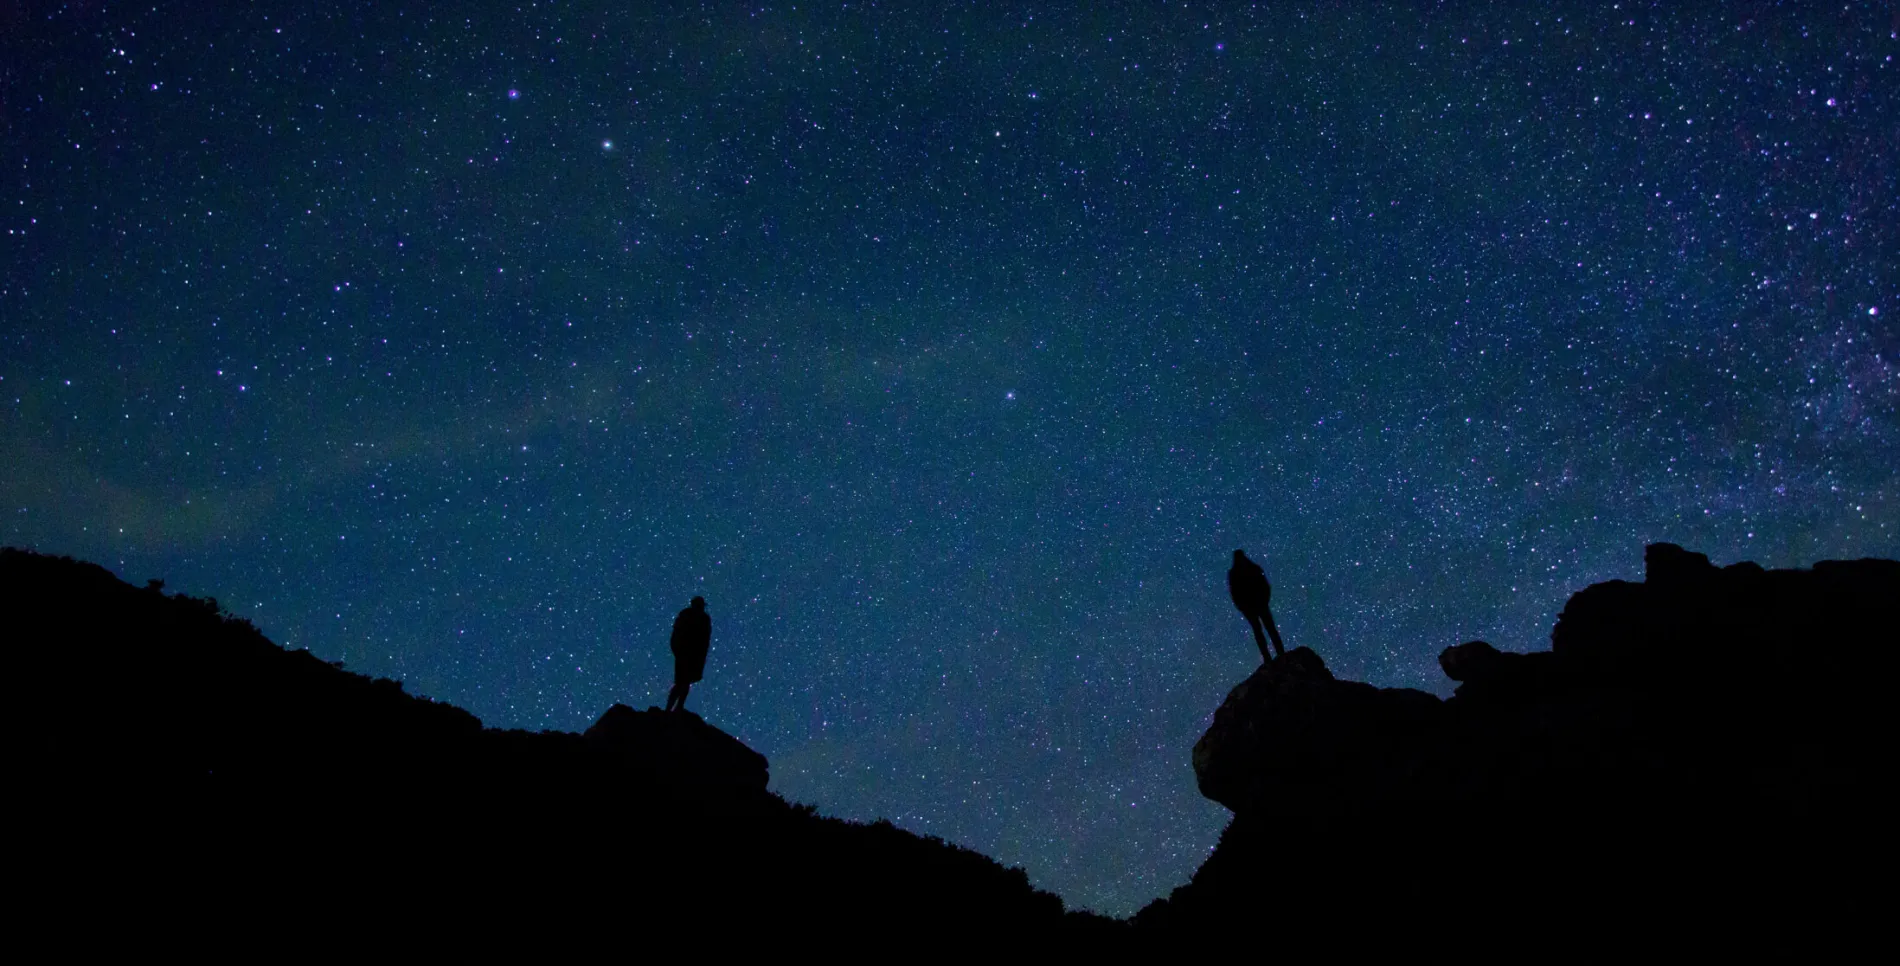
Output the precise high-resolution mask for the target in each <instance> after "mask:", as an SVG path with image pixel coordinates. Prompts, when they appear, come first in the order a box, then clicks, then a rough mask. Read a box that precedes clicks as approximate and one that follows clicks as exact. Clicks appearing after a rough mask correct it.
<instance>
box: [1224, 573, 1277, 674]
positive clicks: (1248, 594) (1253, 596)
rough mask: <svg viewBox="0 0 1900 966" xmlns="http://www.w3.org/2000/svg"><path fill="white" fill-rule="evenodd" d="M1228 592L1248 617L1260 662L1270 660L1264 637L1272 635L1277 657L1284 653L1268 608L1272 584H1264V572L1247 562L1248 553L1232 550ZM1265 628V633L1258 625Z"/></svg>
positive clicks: (1270, 656)
mask: <svg viewBox="0 0 1900 966" xmlns="http://www.w3.org/2000/svg"><path fill="white" fill-rule="evenodd" d="M1227 593H1228V595H1229V596H1231V597H1233V598H1234V606H1235V607H1238V608H1240V613H1241V614H1242V615H1244V616H1245V617H1246V618H1247V626H1248V627H1251V628H1253V641H1254V643H1255V644H1258V645H1260V659H1261V660H1262V661H1271V660H1273V655H1272V654H1268V653H1267V635H1269V634H1271V635H1273V650H1274V651H1275V653H1278V654H1285V653H1286V645H1285V644H1284V643H1282V642H1281V641H1280V629H1279V628H1278V627H1275V626H1273V611H1272V610H1271V609H1270V608H1269V607H1268V606H1267V604H1268V603H1269V602H1271V601H1272V600H1273V585H1272V584H1269V583H1267V574H1266V571H1264V570H1261V569H1260V565H1259V564H1257V563H1254V562H1253V561H1251V560H1248V559H1247V551H1245V550H1236V551H1234V565H1233V566H1232V567H1229V568H1228V569H1227ZM1263 624H1264V625H1266V631H1265V633H1262V632H1261V625H1263Z"/></svg>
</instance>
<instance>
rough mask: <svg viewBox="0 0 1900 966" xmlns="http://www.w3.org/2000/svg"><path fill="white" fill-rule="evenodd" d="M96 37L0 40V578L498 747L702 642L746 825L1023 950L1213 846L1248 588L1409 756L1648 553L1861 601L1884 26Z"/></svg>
mask: <svg viewBox="0 0 1900 966" xmlns="http://www.w3.org/2000/svg"><path fill="white" fill-rule="evenodd" d="M84 6H86V7H87V8H88V9H83V10H82V9H70V8H69V9H60V10H57V11H53V12H47V11H46V10H44V9H43V7H44V5H38V4H27V5H25V6H24V7H22V6H19V5H11V6H7V7H0V37H4V38H6V39H4V40H0V120H3V127H0V149H3V151H0V170H4V171H5V172H6V173H5V175H4V179H0V230H4V232H5V234H4V235H0V270H3V271H4V275H3V276H0V401H3V402H4V405H3V406H0V510H3V511H4V515H3V516H0V520H4V524H3V525H0V540H4V541H5V542H7V543H11V544H16V545H24V546H29V547H33V548H35V549H39V550H42V551H47V552H54V553H64V554H71V555H74V556H79V557H84V558H90V559H94V560H98V561H100V562H102V563H105V564H107V565H108V566H111V567H112V568H114V569H115V570H116V571H118V572H119V573H120V574H121V575H123V576H125V577H126V578H127V579H130V580H133V581H135V582H143V581H144V580H145V579H147V578H150V577H161V578H163V579H164V580H166V582H167V585H168V587H170V588H171V589H174V590H180V591H184V592H188V593H193V594H201V595H202V594H211V595H215V596H217V597H218V598H219V599H220V600H221V601H222V602H223V603H224V604H225V606H226V607H228V608H229V609H230V610H231V611H232V612H234V613H236V614H239V615H242V616H245V617H248V618H251V619H252V620H254V621H256V622H257V624H258V625H259V626H260V627H261V628H263V629H264V631H265V632H266V633H267V634H269V635H271V636H272V638H273V639H275V640H277V641H279V642H281V643H284V644H286V645H288V646H291V647H308V648H310V649H311V650H312V651H314V652H316V653H317V654H318V655H320V656H322V657H324V658H326V659H336V660H343V661H346V662H347V663H348V665H349V666H350V667H351V668H353V669H356V670H360V671H363V672H365V673H370V674H376V675H384V676H390V677H396V678H400V679H402V680H403V681H405V682H406V683H407V685H408V687H409V688H410V690H412V691H415V692H419V693H422V694H427V695H430V696H433V697H436V698H439V699H442V700H446V701H450V702H454V703H456V704H459V705H462V706H464V707H467V708H469V709H470V710H472V711H474V712H475V713H476V714H479V715H480V716H481V717H482V718H483V720H484V721H486V722H487V723H488V724H490V725H493V726H500V727H524V728H558V729H577V728H582V727H585V726H586V725H587V724H588V723H589V722H590V721H591V720H592V719H593V718H594V717H595V716H597V715H599V714H600V713H601V712H602V711H603V710H604V709H606V708H607V707H608V706H609V705H610V704H612V703H613V702H615V701H623V702H626V703H629V704H633V705H635V706H636V707H645V706H647V705H649V704H658V703H660V702H661V701H662V700H663V696H664V694H665V692H666V688H667V686H668V684H669V683H670V668H671V660H670V657H669V656H668V655H667V653H666V634H667V630H668V628H669V626H670V621H671V619H672V616H673V614H674V612H675V611H677V610H678V609H679V608H680V607H682V606H684V605H685V603H686V602H687V600H688V599H689V598H691V597H692V596H693V595H695V594H701V595H704V596H705V598H706V599H707V602H708V607H709V610H710V611H711V613H712V615H713V649H712V657H711V660H710V662H709V665H708V669H707V678H706V681H705V683H704V684H702V685H700V686H698V687H696V688H695V690H694V693H693V696H692V699H691V702H690V706H691V707H692V708H694V709H695V710H697V711H698V712H699V713H701V714H703V715H705V716H706V718H707V719H708V720H710V721H712V722H713V723H715V724H717V725H719V726H720V727H722V728H725V729H726V730H728V731H730V732H732V733H733V734H735V735H737V736H738V737H740V738H741V739H743V740H745V741H746V742H747V743H749V744H751V745H752V746H753V747H755V748H757V749H759V750H760V751H761V752H763V753H765V754H766V755H767V756H769V757H770V759H771V761H772V781H773V787H774V788H775V789H776V790H778V791H779V792H781V793H782V794H784V795H785V796H787V797H788V798H791V799H794V800H799V801H806V802H811V803H814V804H816V805H818V806H819V807H820V809H821V810H823V811H825V812H826V813H829V814H835V815H841V816H847V817H854V818H862V819H870V818H875V817H880V816H882V817H888V818H890V819H891V820H893V821H895V822H897V823H898V824H900V825H902V826H904V827H906V828H910V829H914V830H917V831H920V832H926V833H930V834H935V835H940V836H943V837H945V838H948V839H950V840H952V841H956V842H959V843H961V844H964V845H968V846H970V847H972V848H976V849H979V850H981V851H984V852H986V853H989V854H991V855H993V856H995V857H997V858H998V859H1000V860H1002V861H1004V862H1007V863H1010V864H1017V865H1021V866H1023V867H1024V868H1025V869H1026V870H1027V871H1028V872H1029V874H1030V876H1031V878H1032V880H1033V881H1034V882H1036V883H1037V884H1038V885H1040V886H1043V887H1045V888H1049V889H1053V890H1055V891H1057V892H1059V893H1061V894H1062V895H1063V896H1064V897H1065V898H1066V899H1067V900H1069V901H1070V902H1071V903H1073V904H1077V905H1081V906H1085V907H1088V908H1094V909H1099V910H1104V911H1109V912H1114V913H1128V912H1131V911H1133V910H1134V909H1136V908H1138V907H1139V906H1140V905H1142V904H1143V903H1145V902H1147V901H1149V900H1151V899H1153V898H1154V897H1156V896H1158V895H1162V894H1165V893H1166V891H1167V890H1168V889H1169V888H1171V887H1173V886H1175V885H1178V884H1180V883H1181V882H1183V881H1185V880H1186V878H1187V876H1188V875H1190V874H1191V873H1192V872H1193V870H1194V869H1195V868H1196V867H1197V866H1198V865H1199V863H1200V861H1201V860H1202V858H1204V857H1205V855H1206V854H1207V852H1208V850H1209V848H1210V847H1211V846H1212V845H1213V843H1214V841H1215V838H1216V837H1217V835H1218V834H1219V831H1220V829H1221V827H1222V825H1223V824H1224V822H1225V819H1226V812H1225V811H1224V810H1223V809H1221V808H1220V807H1219V806H1217V805H1214V804H1212V803H1210V802H1208V801H1206V800H1204V799H1202V798H1201V797H1200V796H1199V795H1198V794H1197V792H1196V791H1195V786H1194V776H1193V772H1192V769H1191V767H1190V764H1189V749H1190V748H1191V746H1192V745H1193V743H1194V740H1195V738H1196V737H1197V736H1198V735H1199V734H1200V732H1201V730H1202V729H1203V728H1204V727H1205V726H1206V723H1207V721H1208V720H1209V717H1210V715H1211V714H1212V712H1213V709H1214V708H1215V707H1216V706H1217V705H1218V704H1219V702H1220V700H1221V698H1222V697H1223V695H1224V694H1225V693H1226V691H1227V689H1229V688H1230V687H1232V685H1234V684H1235V683H1237V682H1238V681H1239V680H1241V679H1242V678H1243V677H1245V676H1246V675H1247V674H1248V673H1249V672H1250V671H1251V670H1252V669H1253V666H1254V665H1255V664H1256V663H1257V661H1258V657H1257V654H1256V652H1255V651H1254V646H1253V643H1252V639H1251V637H1250V635H1249V632H1248V629H1247V626H1246V624H1245V622H1244V621H1242V620H1241V618H1240V616H1239V615H1238V614H1237V613H1236V612H1235V611H1234V609H1233V607H1232V605H1231V604H1230V603H1229V602H1228V600H1227V598H1226V588H1225V582H1224V573H1225V569H1226V566H1227V562H1228V559H1229V557H1230V555H1231V553H1232V551H1233V549H1234V548H1235V547H1245V548H1247V549H1248V550H1249V551H1250V552H1251V553H1252V554H1253V556H1254V557H1255V558H1256V559H1259V560H1261V561H1262V562H1263V564H1264V565H1265V567H1266V569H1267V573H1268V576H1269V577H1270V578H1271V579H1272V580H1273V582H1274V589H1275V594H1274V608H1275V615H1276V617H1277V618H1278V620H1279V626H1280V628H1281V629H1282V630H1283V631H1284V633H1285V635H1286V637H1287V638H1288V642H1289V644H1290V645H1294V646H1298V645H1305V646H1310V647H1313V648H1315V649H1316V650H1318V651H1319V652H1320V653H1321V654H1322V655H1323V656H1324V657H1325V658H1326V660H1327V661H1328V662H1329V664H1330V665H1331V666H1332V667H1333V669H1334V670H1335V671H1336V672H1337V673H1339V674H1340V675H1342V676H1351V677H1356V678H1359V679H1363V680H1368V681H1372V682H1374V683H1377V684H1380V685H1386V686H1413V687H1422V688H1426V689H1430V690H1433V691H1436V692H1438V693H1445V690H1446V684H1447V682H1445V681H1444V680H1443V678H1442V675H1440V674H1439V673H1438V671H1437V669H1436V664H1435V658H1436V655H1437V654H1438V652H1439V650H1440V649H1442V648H1444V647H1445V646H1447V645H1450V644H1455V643H1458V642H1460V641H1463V640H1468V639H1471V638H1484V639H1487V640H1490V641H1492V642H1493V643H1495V644H1498V645H1499V646H1502V647H1506V648H1516V649H1528V648H1535V647H1539V646H1542V645H1543V644H1544V643H1545V641H1546V640H1547V635H1548V632H1549V627H1550V623H1551V621H1552V619H1553V617H1554V615H1555V613H1556V611H1557V610H1558V608H1560V607H1561V606H1562V603H1563V600H1564V598H1565V597H1566V595H1567V594H1568V593H1570V592H1571V591H1573V590H1575V589H1577V588H1580V587H1582V586H1584V585H1586V584H1588V583H1591V582H1593V581H1597V580H1603V579H1608V578H1611V577H1633V576H1637V575H1638V574H1639V573H1640V561H1641V553H1642V546H1643V544H1644V543H1645V542H1646V541H1652V540H1665V539H1666V540H1672V541H1675V542H1679V543H1682V544H1685V545H1688V546H1690V547H1693V548H1695V549H1698V550H1702V551H1705V552H1707V553H1709V554H1710V555H1711V556H1713V557H1714V558H1715V559H1716V560H1717V561H1718V562H1728V561H1733V560H1738V559H1753V560H1759V561H1762V562H1763V563H1765V564H1769V565H1795V564H1802V563H1807V562H1811V561H1813V560H1816V559H1821V558H1828V557H1855V556H1863V555H1884V556H1900V504H1896V483H1895V478H1894V468H1895V467H1896V466H1900V370H1896V366H1895V360H1896V354H1897V353H1900V333H1897V332H1896V329H1895V326H1894V322H1893V320H1894V319H1895V318H1896V317H1900V269H1896V266H1900V239H1897V237H1896V233H1897V232H1900V165H1897V164H1896V160H1895V159H1896V157H1900V68H1896V66H1895V64H1894V62H1893V59H1894V57H1895V55H1896V54H1900V41H1897V40H1896V31H1900V23H1897V22H1896V19H1895V15H1894V14H1893V13H1892V12H1891V7H1890V6H1886V5H1872V6H1868V5H1860V4H1849V5H1847V6H1846V7H1844V8H1843V7H1842V6H1840V5H1834V6H1819V7H1813V8H1804V9H1793V10H1786V9H1769V10H1762V9H1758V8H1756V7H1754V6H1750V7H1748V8H1747V9H1746V10H1743V9H1741V8H1737V9H1736V10H1734V11H1727V10H1726V8H1709V9H1715V10H1717V11H1718V12H1717V13H1708V12H1703V13H1700V14H1699V15H1698V14H1688V13H1682V12H1680V11H1678V10H1676V9H1675V7H1677V6H1678V5H1667V6H1665V7H1664V8H1661V9H1652V8H1649V7H1645V6H1640V5H1631V4H1627V3H1625V4H1622V5H1621V6H1617V7H1612V6H1610V5H1606V4H1589V5H1584V6H1580V7H1577V8H1575V9H1569V10H1567V11H1557V10H1551V9H1546V10H1543V11H1538V12H1519V11H1514V10H1510V9H1508V7H1509V6H1514V5H1506V7H1496V6H1493V5H1487V6H1486V7H1483V8H1473V9H1468V10H1467V9H1463V8H1457V7H1454V8H1451V9H1446V10H1442V11H1440V12H1437V13H1433V14H1420V13H1417V12H1415V11H1413V10H1411V9H1409V8H1406V9H1379V10H1376V11H1375V10H1373V9H1371V8H1370V7H1367V8H1364V9H1361V7H1360V5H1354V4H1344V5H1327V7H1328V9H1323V10H1322V9H1307V8H1299V7H1291V6H1288V7H1282V8H1276V9H1274V10H1268V11H1251V12H1237V11H1235V10H1232V9H1228V8H1220V9H1214V8H1204V7H1199V6H1196V7H1174V8H1167V9H1163V8H1160V7H1144V8H1143V9H1142V11H1141V12H1138V13H1126V14H1123V15H1109V14H1099V13H1095V14H1086V15H1076V14H1070V13H1066V12H1063V11H1062V10H1060V9H1054V10H1049V11H1038V10H1032V9H1029V8H1022V7H1012V8H999V7H995V6H993V5H988V4H983V5H976V6H975V7H974V8H970V9H964V10H961V11H957V12H948V13H932V14H928V15H924V14H920V13H918V12H916V11H911V12H908V13H906V12H899V11H895V10H885V9H860V7H859V5H857V4H850V5H842V4H832V5H822V6H821V7H818V8H811V7H808V6H807V5H803V4H801V5H800V6H799V7H798V8H796V9H794V8H791V7H785V6H762V7H758V6H755V7H745V8H741V7H739V6H738V5H711V6H710V7H708V8H707V9H699V8H681V9H679V10H678V11H677V12H668V13H646V14H637V15H636V14H630V13H627V12H625V11H624V10H621V9H618V8H622V7H626V8H641V9H647V8H649V7H650V6H651V5H642V4H610V5H599V6H597V7H586V8H583V7H581V6H571V5H565V4H557V5H551V6H550V5H540V6H527V7H517V6H515V5H512V4H510V5H488V4H475V3H471V4H453V5H441V4H431V5H419V6H414V7H409V6H404V5H401V4H392V3H375V4H362V5H357V4H346V3H337V4H324V5H291V4H263V5H259V6H257V7H255V8H246V9H245V10H244V11H243V12H240V13H233V12H232V11H233V10H234V9H235V8H233V7H231V5H228V4H211V5H206V6H204V7H203V8H191V7H184V6H177V5H170V4H164V3H160V4H157V5H156V7H157V9H151V8H152V6H153V5H145V6H143V7H140V8H139V9H132V8H131V7H130V6H125V7H121V6H118V5H110V6H108V7H106V8H105V9H103V10H101V9H97V5H84ZM1686 6H1690V7H1694V8H1696V9H1697V10H1703V9H1704V5H1686ZM451 11H452V15H451ZM84 684H85V682H83V681H81V682H61V683H60V686H62V687H70V688H71V689H72V696H73V700H74V701H75V702H76V703H77V704H79V705H80V706H81V707H79V708H76V709H75V712H74V713H75V714H83V713H84V710H83V704H84V701H85V694H86V691H85V687H84ZM391 834H392V836H395V837H397V838H398V839H399V838H400V835H401V831H400V826H392V832H391ZM396 844H398V845H399V844H400V843H399V842H398V843H396Z"/></svg>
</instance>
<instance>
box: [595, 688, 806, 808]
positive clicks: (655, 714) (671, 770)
mask: <svg viewBox="0 0 1900 966" xmlns="http://www.w3.org/2000/svg"><path fill="white" fill-rule="evenodd" d="M582 737H583V738H585V739H586V741H587V743H588V744H589V745H590V746H593V747H595V748H597V749H600V750H601V751H604V752H605V753H607V754H610V755H613V756H614V757H616V758H619V759H620V760H621V761H622V762H623V763H624V764H625V765H626V766H627V767H628V768H630V769H633V770H635V771H637V772H640V773H643V774H647V775H650V776H651V777H652V778H653V780H654V781H656V782H659V783H662V784H664V785H667V786H670V787H673V788H676V789H682V790H722V791H725V790H729V791H756V792H763V791H765V786H766V783H767V781H768V780H769V778H770V773H769V770H768V764H767V762H766V759H765V756H764V755H761V754H759V753H758V752H756V751H753V750H752V749H751V748H748V747H746V745H745V743H744V742H742V741H740V740H739V739H737V738H734V737H733V736H731V735H729V734H726V733H725V732H723V731H721V730H719V729H718V728H715V727H713V726H712V725H709V724H707V723H706V722H705V721H704V720H703V719H701V718H700V716H699V715H696V714H694V713H692V712H691V711H662V710H660V709H659V708H648V709H647V710H645V711H635V710H633V709H632V708H629V707H627V706H626V705H624V704H616V705H614V706H613V707H611V708H608V709H607V712H606V713H605V714H603V715H601V716H600V720H599V721H596V722H594V724H593V726H592V727H590V728H588V729H587V731H586V732H585V733H584V734H583V735H582Z"/></svg>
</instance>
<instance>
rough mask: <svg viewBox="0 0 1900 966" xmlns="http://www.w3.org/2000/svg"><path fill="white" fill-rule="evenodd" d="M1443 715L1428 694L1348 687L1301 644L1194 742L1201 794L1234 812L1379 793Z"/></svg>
mask: <svg viewBox="0 0 1900 966" xmlns="http://www.w3.org/2000/svg"><path fill="white" fill-rule="evenodd" d="M1442 710H1443V706H1442V702H1440V701H1439V700H1438V698H1436V697H1434V696H1432V695H1430V694H1426V693H1425V692H1423V691H1414V690H1410V689H1406V688H1375V687H1373V686H1372V685H1369V684H1364V683H1361V682H1358V681H1341V680H1339V679H1337V678H1335V677H1333V674H1332V671H1330V670H1328V669H1327V667H1326V662H1325V661H1323V660H1321V659H1320V656H1319V655H1318V654H1316V653H1314V652H1313V650H1312V649H1311V648H1305V647H1301V648H1295V649H1294V650H1291V651H1288V652H1287V653H1286V655H1285V656H1283V657H1281V658H1279V659H1277V660H1274V661H1271V662H1269V663H1267V664H1264V665H1262V666H1261V668H1260V670H1258V671H1256V672H1254V673H1253V675H1252V676H1250V677H1248V678H1247V680H1245V681H1242V682H1241V683H1240V685H1239V686H1238V687H1236V688H1234V690H1233V691H1232V692H1230V693H1229V694H1228V695H1227V700H1226V701H1224V702H1222V703H1221V706H1220V708H1219V709H1218V710H1216V711H1215V712H1214V722H1213V724H1212V725H1211V726H1210V727H1209V728H1208V729H1207V733H1206V734H1204V735H1202V736H1201V740H1200V741H1198V742H1196V743H1195V745H1194V774H1195V777H1196V778H1197V779H1198V781H1199V783H1200V789H1201V794H1203V795H1206V796H1207V797H1208V798H1211V799H1213V800H1214V801H1217V802H1220V803H1221V804H1222V805H1225V806H1227V807H1228V808H1230V809H1232V810H1234V811H1235V812H1237V813H1238V812H1244V811H1247V810H1249V809H1250V808H1256V807H1258V808H1264V809H1274V808H1281V807H1287V806H1297V807H1308V806H1323V805H1324V803H1325V801H1327V800H1330V799H1333V798H1336V797H1338V796H1342V795H1345V796H1353V795H1365V794H1377V793H1378V790H1379V789H1381V788H1383V787H1384V786H1386V785H1388V784H1389V783H1390V779H1391V777H1392V776H1393V774H1395V770H1394V768H1393V763H1394V761H1395V760H1397V759H1400V758H1403V757H1405V755H1406V754H1407V753H1408V749H1410V748H1411V747H1412V746H1413V745H1414V744H1416V743H1417V742H1418V741H1419V740H1421V739H1422V738H1423V737H1424V736H1425V735H1426V734H1428V733H1430V731H1431V730H1432V729H1433V728H1434V727H1436V726H1437V724H1438V723H1439V721H1440V719H1441V717H1442Z"/></svg>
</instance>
